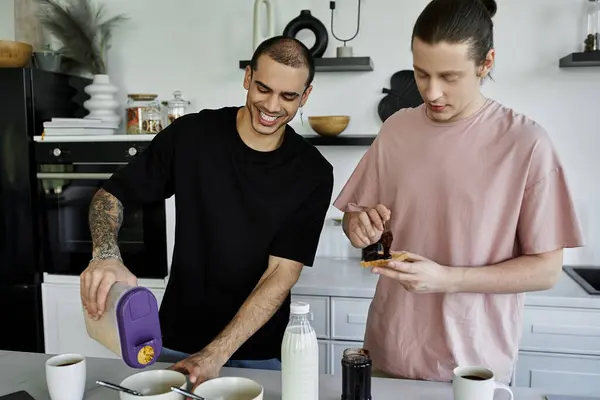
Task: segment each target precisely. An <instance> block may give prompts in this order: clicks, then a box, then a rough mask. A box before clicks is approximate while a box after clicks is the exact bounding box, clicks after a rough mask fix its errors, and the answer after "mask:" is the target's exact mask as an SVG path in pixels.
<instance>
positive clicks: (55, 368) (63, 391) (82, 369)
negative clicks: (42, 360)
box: [46, 354, 86, 400]
mask: <svg viewBox="0 0 600 400" xmlns="http://www.w3.org/2000/svg"><path fill="white" fill-rule="evenodd" d="M85 364H86V363H85V357H84V356H82V355H81V354H60V355H58V356H54V357H52V358H50V359H48V360H47V361H46V383H47V384H48V393H49V394H50V398H51V399H52V400H82V399H83V393H84V392H85V374H86V365H85Z"/></svg>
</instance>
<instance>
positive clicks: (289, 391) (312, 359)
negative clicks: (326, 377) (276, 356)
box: [281, 302, 319, 400]
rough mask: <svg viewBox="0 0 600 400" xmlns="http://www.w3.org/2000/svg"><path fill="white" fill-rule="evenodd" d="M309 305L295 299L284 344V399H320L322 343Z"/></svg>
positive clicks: (282, 378) (282, 367)
mask: <svg viewBox="0 0 600 400" xmlns="http://www.w3.org/2000/svg"><path fill="white" fill-rule="evenodd" d="M309 311H310V306H309V305H308V304H307V303H301V302H293V303H292V304H291V307H290V321H289V322H288V325H287V328H286V329H285V333H284V335H283V342H282V344H281V394H282V396H281V399H282V400H318V398H319V343H318V342H317V334H316V333H315V330H314V329H313V327H312V326H311V325H310V322H309V319H308V317H309Z"/></svg>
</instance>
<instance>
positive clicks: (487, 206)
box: [334, 100, 583, 383]
mask: <svg viewBox="0 0 600 400" xmlns="http://www.w3.org/2000/svg"><path fill="white" fill-rule="evenodd" d="M379 203H381V204H384V205H386V206H387V207H388V208H389V209H390V210H391V211H392V218H391V221H390V223H389V227H390V229H391V230H392V232H393V234H394V242H393V246H392V250H395V251H401V250H406V251H410V252H412V253H416V254H420V255H422V256H424V257H427V258H429V259H431V260H433V261H436V262H438V263H440V264H442V265H448V266H482V265H489V264H496V263H499V262H502V261H506V260H508V259H511V258H514V257H516V256H519V255H523V254H536V253H542V252H547V251H552V250H556V249H559V248H568V247H578V246H581V245H583V241H582V235H581V231H580V228H579V223H578V221H577V217H576V215H575V209H574V205H573V202H572V199H571V196H570V194H569V190H568V187H567V183H566V180H565V175H564V170H563V167H562V165H561V163H560V160H559V158H558V157H557V154H556V152H555V150H554V148H553V146H552V143H551V141H550V138H549V137H548V134H547V133H546V131H545V130H544V129H543V128H542V127H541V126H540V125H538V124H537V123H536V122H534V121H532V120H531V119H528V118H527V117H525V116H523V115H520V114H518V113H516V112H515V111H513V110H511V109H509V108H506V107H504V106H502V105H501V104H499V103H497V102H495V101H493V100H488V101H487V102H486V103H485V105H484V106H482V107H481V109H480V110H478V112H477V113H475V114H474V115H472V116H470V117H469V118H466V119H463V120H460V121H457V122H453V123H436V122H434V121H432V120H430V119H429V118H428V117H427V116H426V114H425V108H424V106H420V107H418V108H414V109H404V110H400V111H399V112H397V113H395V114H394V115H393V116H391V117H390V118H388V119H387V120H386V122H385V123H384V124H383V126H382V128H381V131H380V133H379V135H378V137H377V139H376V140H375V142H374V143H373V145H372V146H371V147H370V148H369V149H368V151H367V152H366V154H365V156H364V157H363V158H362V160H361V161H360V162H359V164H358V166H357V168H356V169H355V171H354V172H353V174H352V176H351V177H350V179H349V181H348V182H347V183H346V186H345V187H344V188H343V189H342V192H341V193H340V195H339V197H338V198H337V199H336V201H335V203H334V205H335V207H337V208H338V209H340V210H341V211H344V212H347V211H358V210H360V209H361V208H360V207H374V206H376V205H377V204H379ZM523 300H524V294H479V293H455V294H443V293H434V294H415V293H411V292H408V291H406V290H405V289H404V288H403V287H402V286H401V285H400V284H399V283H398V282H397V281H394V280H392V279H389V278H386V277H383V276H381V277H380V279H379V281H378V283H377V289H376V292H375V297H374V299H373V302H372V303H371V307H370V310H369V316H368V320H367V329H366V334H365V348H367V349H368V350H369V351H370V353H371V355H372V357H373V365H374V367H375V368H377V369H379V370H381V371H382V372H384V373H387V374H389V375H392V376H395V377H399V378H407V379H423V380H435V381H450V380H451V379H452V370H453V368H454V367H456V366H457V365H461V366H462V365H484V366H487V367H488V368H490V369H492V370H493V371H494V373H495V375H496V379H497V380H499V381H501V382H505V383H508V382H509V381H510V378H511V375H512V371H513V366H514V362H515V361H516V356H517V352H518V343H519V340H520V336H521V325H522V322H521V316H522V310H523Z"/></svg>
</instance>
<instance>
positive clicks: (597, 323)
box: [520, 307, 600, 356]
mask: <svg viewBox="0 0 600 400" xmlns="http://www.w3.org/2000/svg"><path fill="white" fill-rule="evenodd" d="M520 350H527V351H536V352H550V353H565V354H585V355H598V356H600V310H595V309H592V308H588V309H578V308H566V307H565V308H561V307H526V308H525V311H524V313H523V337H522V339H521V346H520Z"/></svg>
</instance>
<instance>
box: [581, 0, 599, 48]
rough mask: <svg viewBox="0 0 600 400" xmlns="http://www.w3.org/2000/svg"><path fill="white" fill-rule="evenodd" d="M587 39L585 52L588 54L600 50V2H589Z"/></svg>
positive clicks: (597, 0)
mask: <svg viewBox="0 0 600 400" xmlns="http://www.w3.org/2000/svg"><path fill="white" fill-rule="evenodd" d="M585 18H586V21H585V22H586V24H587V28H586V37H585V40H584V46H583V51H584V52H586V53H589V52H592V51H598V50H600V46H599V43H598V41H599V40H600V0H587V7H586V16H585Z"/></svg>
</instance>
